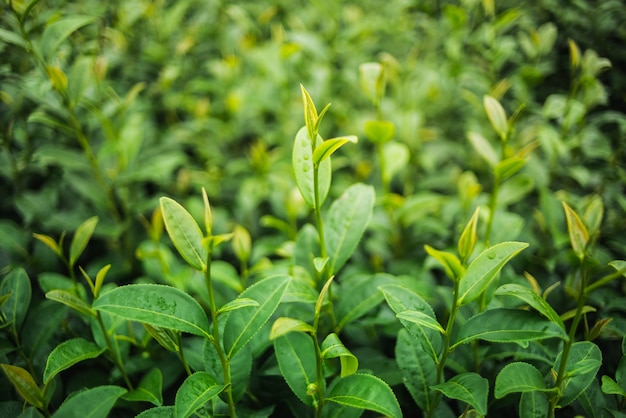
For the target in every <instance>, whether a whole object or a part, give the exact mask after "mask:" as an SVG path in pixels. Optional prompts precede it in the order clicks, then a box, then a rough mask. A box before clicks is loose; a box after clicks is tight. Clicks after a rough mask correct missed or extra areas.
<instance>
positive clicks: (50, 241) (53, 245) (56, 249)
mask: <svg viewBox="0 0 626 418" xmlns="http://www.w3.org/2000/svg"><path fill="white" fill-rule="evenodd" d="M33 237H34V238H35V239H37V240H39V241H41V242H42V243H44V245H46V247H48V248H50V249H51V250H52V252H53V253H55V254H56V255H57V256H59V257H63V248H61V246H60V245H59V244H58V243H57V242H56V241H55V240H54V238H52V237H51V236H48V235H44V234H33Z"/></svg>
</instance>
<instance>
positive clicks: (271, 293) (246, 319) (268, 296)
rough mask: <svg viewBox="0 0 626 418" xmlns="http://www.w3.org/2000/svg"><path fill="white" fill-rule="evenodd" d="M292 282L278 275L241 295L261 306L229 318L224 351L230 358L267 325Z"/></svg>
mask: <svg viewBox="0 0 626 418" xmlns="http://www.w3.org/2000/svg"><path fill="white" fill-rule="evenodd" d="M290 282H291V277H290V276H288V275H285V274H278V275H276V276H272V277H269V278H267V279H264V280H262V281H260V282H258V283H255V284H253V285H252V286H250V287H249V288H247V289H246V290H244V291H243V293H241V295H239V298H247V299H252V300H255V301H257V302H258V304H259V306H258V307H257V308H252V309H238V310H236V311H232V312H231V313H230V315H229V316H228V319H227V320H226V327H225V329H224V349H225V351H226V353H227V356H228V357H229V358H232V357H233V356H234V355H235V354H236V353H237V351H239V350H240V349H241V348H242V347H244V346H245V345H246V344H247V343H249V342H250V340H251V339H252V337H254V335H255V334H256V333H257V332H258V331H259V330H260V329H261V327H262V326H263V325H265V323H266V322H267V321H268V320H269V318H270V317H271V316H272V314H273V313H274V311H275V310H276V308H277V307H278V304H279V303H280V301H281V299H282V297H283V295H284V294H285V291H286V290H287V287H288V286H289V283H290Z"/></svg>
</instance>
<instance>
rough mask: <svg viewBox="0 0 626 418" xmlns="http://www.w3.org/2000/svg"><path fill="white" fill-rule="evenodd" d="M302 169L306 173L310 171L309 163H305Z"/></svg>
mask: <svg viewBox="0 0 626 418" xmlns="http://www.w3.org/2000/svg"><path fill="white" fill-rule="evenodd" d="M302 171H304V172H305V173H306V172H307V171H309V166H308V165H306V164H304V165H303V166H302Z"/></svg>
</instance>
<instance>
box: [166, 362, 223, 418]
mask: <svg viewBox="0 0 626 418" xmlns="http://www.w3.org/2000/svg"><path fill="white" fill-rule="evenodd" d="M225 388H226V387H225V386H224V385H220V384H218V383H217V381H216V380H215V378H214V377H213V376H211V375H210V374H209V373H207V372H196V373H194V374H192V375H191V376H189V377H187V379H185V381H184V382H183V384H182V385H181V386H180V388H178V391H177V392H176V400H175V402H174V416H175V417H176V418H188V417H190V416H192V415H193V413H194V412H196V411H197V410H198V409H200V408H201V407H202V406H203V405H204V404H206V403H207V402H208V401H210V400H211V399H212V398H214V397H215V396H217V395H219V394H220V393H221V392H222V391H223V390H224V389H225Z"/></svg>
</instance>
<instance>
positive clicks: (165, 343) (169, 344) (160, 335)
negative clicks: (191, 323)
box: [141, 323, 180, 353]
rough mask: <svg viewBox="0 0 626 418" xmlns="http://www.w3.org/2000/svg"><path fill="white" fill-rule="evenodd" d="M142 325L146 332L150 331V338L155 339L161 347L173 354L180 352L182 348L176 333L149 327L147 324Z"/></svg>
mask: <svg viewBox="0 0 626 418" xmlns="http://www.w3.org/2000/svg"><path fill="white" fill-rule="evenodd" d="M141 325H143V327H144V328H145V329H146V331H148V334H150V336H151V337H152V338H154V339H155V340H156V342H158V343H159V345H161V347H163V348H165V349H166V350H168V351H171V352H172V353H177V352H178V350H179V348H180V347H179V346H178V338H177V335H176V331H172V330H171V329H167V328H161V327H153V326H152V325H148V324H146V323H142V324H141Z"/></svg>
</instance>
